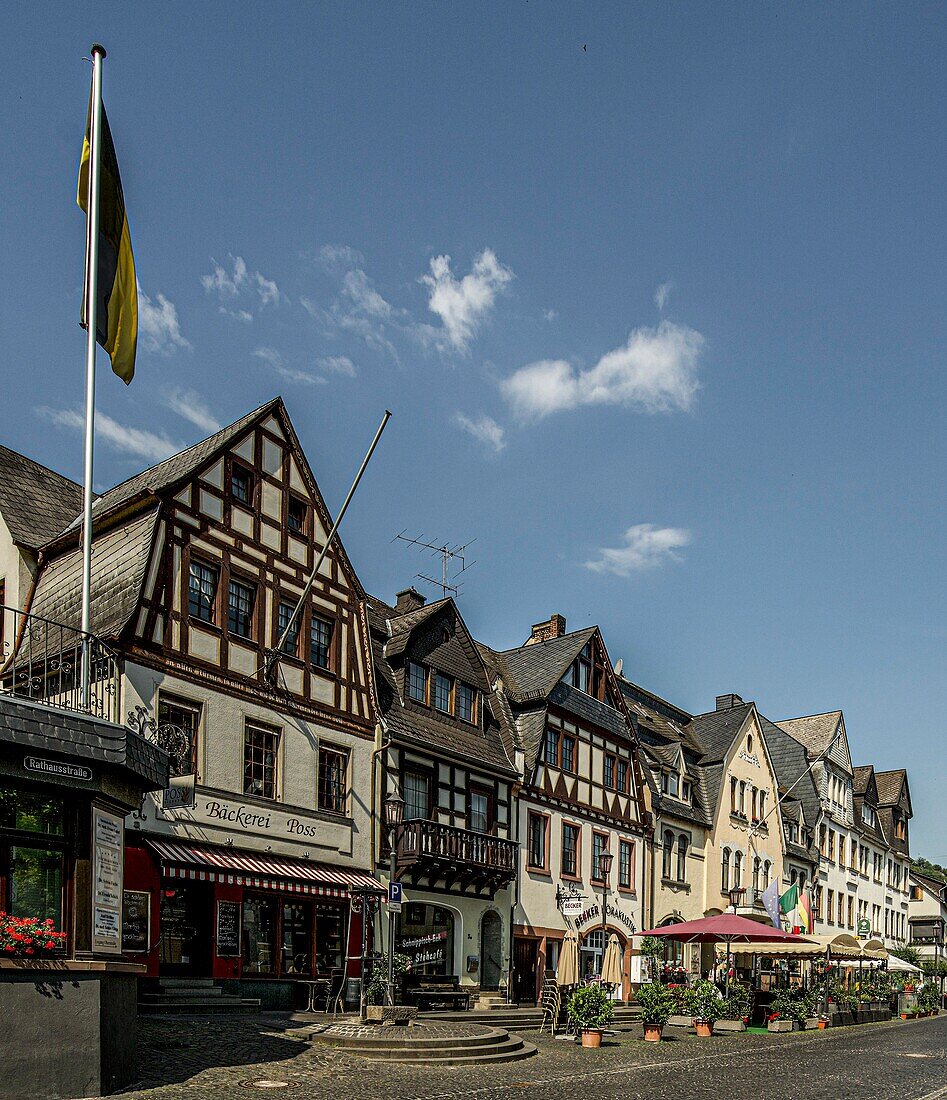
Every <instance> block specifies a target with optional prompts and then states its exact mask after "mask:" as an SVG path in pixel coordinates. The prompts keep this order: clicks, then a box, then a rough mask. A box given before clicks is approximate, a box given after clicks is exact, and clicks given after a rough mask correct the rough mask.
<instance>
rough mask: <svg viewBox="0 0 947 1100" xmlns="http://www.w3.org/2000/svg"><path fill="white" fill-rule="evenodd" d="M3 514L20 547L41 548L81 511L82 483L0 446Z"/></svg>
mask: <svg viewBox="0 0 947 1100" xmlns="http://www.w3.org/2000/svg"><path fill="white" fill-rule="evenodd" d="M0 470H2V475H0V514H2V516H3V518H4V520H5V521H6V525H7V527H8V528H9V529H10V535H11V536H12V538H13V541H14V542H15V543H16V544H17V546H22V547H25V548H26V549H28V550H38V549H39V548H40V547H41V546H43V545H44V544H45V543H47V542H49V540H50V539H52V538H54V537H55V536H56V535H58V534H59V532H60V531H62V530H63V528H65V527H67V526H68V525H69V524H70V523H71V522H72V520H74V519H75V517H76V516H77V515H78V514H79V512H81V510H82V486H81V485H77V484H76V482H74V481H72V480H71V479H70V478H68V477H63V475H62V474H57V473H56V472H55V471H54V470H50V469H47V467H45V466H41V465H40V464H39V463H38V462H34V461H33V459H31V458H27V457H26V456H25V455H21V454H18V453H17V452H16V451H11V450H10V448H9V447H3V446H0Z"/></svg>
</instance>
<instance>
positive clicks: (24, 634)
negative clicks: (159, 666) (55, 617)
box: [0, 605, 120, 722]
mask: <svg viewBox="0 0 947 1100" xmlns="http://www.w3.org/2000/svg"><path fill="white" fill-rule="evenodd" d="M0 642H2V645H0V694H2V695H11V696H15V697H17V698H20V699H30V700H32V701H33V702H36V703H43V704H44V705H45V706H48V707H56V708H58V709H60V710H70V711H76V712H78V713H80V714H90V715H93V716H94V717H96V718H104V719H106V720H108V721H110V722H117V721H118V718H119V702H120V699H119V682H118V658H117V656H116V654H115V653H114V652H113V651H112V650H111V649H109V647H108V646H107V645H105V643H104V642H102V641H101V640H100V639H99V638H96V637H95V635H93V634H86V633H84V632H83V631H81V630H77V629H76V628H75V627H71V626H67V625H65V624H64V623H57V622H53V621H52V620H50V619H44V618H41V617H40V616H38V615H29V614H27V613H25V612H23V611H20V610H18V609H17V608H15V607H6V606H4V605H0ZM84 655H85V659H86V660H88V662H89V690H88V692H87V693H86V692H84V691H83V686H82V672H81V670H82V661H83V658H84Z"/></svg>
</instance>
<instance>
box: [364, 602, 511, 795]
mask: <svg viewBox="0 0 947 1100" xmlns="http://www.w3.org/2000/svg"><path fill="white" fill-rule="evenodd" d="M367 606H368V609H369V622H370V625H371V630H372V658H373V665H374V668H375V676H376V682H377V683H378V686H379V692H378V695H379V706H380V708H381V711H382V716H383V718H384V720H385V723H386V725H387V726H388V729H389V731H390V732H391V733H392V734H393V736H394V737H395V738H396V739H397V740H398V742H399V743H402V744H405V745H411V746H413V747H416V748H419V749H422V750H425V751H427V752H432V751H433V752H434V753H435V754H441V755H444V756H446V757H449V758H452V759H455V760H461V761H463V762H465V763H467V764H468V765H470V766H473V767H476V765H478V764H479V765H481V766H483V767H486V768H487V769H488V770H491V771H493V772H499V773H500V774H503V775H507V776H510V777H513V776H516V775H517V773H516V771H515V770H514V768H513V765H512V763H511V760H510V756H509V755H508V753H509V752H512V749H513V741H514V737H513V732H512V729H510V728H509V721H510V716H509V713H508V711H505V710H504V708H503V707H502V705H501V703H500V702H499V701H498V700H497V699H496V698H495V696H494V695H493V693H492V692H491V691H489V689H488V688H485V684H481V685H480V688H481V692H482V698H483V700H484V704H485V706H486V708H487V711H488V713H489V716H490V718H491V719H492V721H488V722H486V723H482V724H481V725H480V726H478V727H476V728H475V727H473V726H471V725H469V724H468V723H464V722H461V721H459V720H458V719H453V718H450V717H448V716H444V715H441V714H440V713H439V712H438V711H436V710H434V709H428V708H425V707H420V706H415V705H413V704H411V703H406V702H405V700H404V699H403V698H402V696H401V693H400V690H399V681H398V676H397V675H396V673H395V669H394V668H393V667H392V664H391V661H392V660H394V661H395V662H396V664H398V665H399V666H400V664H401V662H402V659H403V658H404V655H405V653H406V651H407V649H408V647H409V646H410V640H411V636H412V634H413V632H414V631H415V630H416V629H417V628H418V627H419V626H421V625H423V624H424V623H426V622H427V621H429V620H430V619H431V618H432V617H433V616H434V615H435V614H437V613H438V612H441V611H443V610H444V609H445V608H446V607H448V606H453V607H454V610H455V613H456V615H457V619H458V634H460V633H461V632H462V631H464V630H465V629H466V628H465V627H463V625H462V624H463V619H462V618H461V616H460V612H459V611H457V609H456V605H454V602H453V600H452V599H451V598H450V597H448V598H446V599H443V600H436V601H435V602H434V603H432V604H426V605H425V606H424V607H423V608H418V609H416V610H413V611H409V612H407V613H406V614H404V615H398V614H397V612H396V611H395V609H394V608H393V607H391V606H390V605H388V604H386V603H384V602H383V601H382V600H379V599H377V598H375V597H369V598H368V600H367ZM421 612H425V614H421ZM470 651H471V654H472V656H473V659H474V660H481V655H480V652H479V648H478V647H477V646H476V644H475V643H473V640H472V639H470ZM483 678H484V681H486V680H487V669H486V668H484V669H483Z"/></svg>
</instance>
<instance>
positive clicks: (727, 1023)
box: [714, 1020, 746, 1034]
mask: <svg viewBox="0 0 947 1100" xmlns="http://www.w3.org/2000/svg"><path fill="white" fill-rule="evenodd" d="M714 1031H716V1032H717V1033H718V1034H719V1033H720V1032H721V1031H746V1024H745V1023H744V1022H743V1021H742V1020H718V1021H717V1022H716V1023H715V1024H714Z"/></svg>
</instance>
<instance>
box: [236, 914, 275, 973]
mask: <svg viewBox="0 0 947 1100" xmlns="http://www.w3.org/2000/svg"><path fill="white" fill-rule="evenodd" d="M276 921H277V900H276V899H275V898H261V897H248V898H244V901H243V972H244V973H245V974H274V973H275V972H276Z"/></svg>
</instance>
